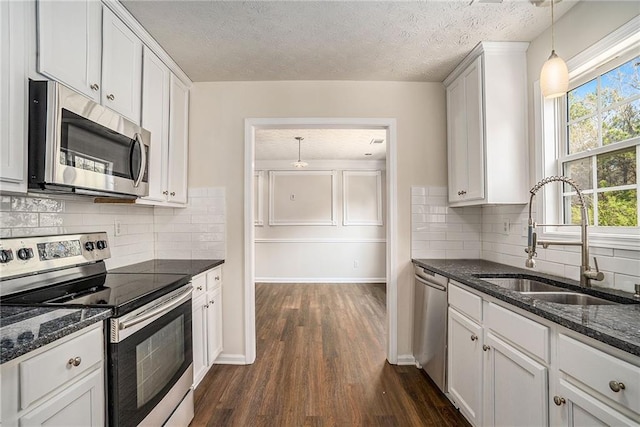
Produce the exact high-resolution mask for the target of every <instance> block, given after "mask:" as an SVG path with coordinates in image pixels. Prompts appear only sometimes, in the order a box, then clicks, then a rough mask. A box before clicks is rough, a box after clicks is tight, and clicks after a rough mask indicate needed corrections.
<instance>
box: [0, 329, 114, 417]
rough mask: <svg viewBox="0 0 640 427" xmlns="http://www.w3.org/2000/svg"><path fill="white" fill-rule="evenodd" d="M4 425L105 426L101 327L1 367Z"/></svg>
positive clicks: (62, 340) (77, 333)
mask: <svg viewBox="0 0 640 427" xmlns="http://www.w3.org/2000/svg"><path fill="white" fill-rule="evenodd" d="M0 372H1V373H2V375H1V376H2V401H1V404H2V420H1V423H2V425H3V426H5V427H6V426H14V425H21V426H45V425H46V426H101V425H104V424H105V421H106V419H105V409H106V406H105V380H104V375H105V373H104V338H103V333H102V322H100V323H97V324H94V325H92V326H90V327H87V328H85V329H84V330H82V331H79V332H76V333H74V334H72V335H69V336H68V337H65V338H61V339H60V340H57V341H55V342H53V343H51V344H48V345H46V346H44V347H42V348H39V349H37V350H34V351H33V352H30V353H28V354H26V355H24V356H20V357H18V358H17V359H14V360H11V361H9V362H7V363H4V364H3V365H2V367H1V369H0Z"/></svg>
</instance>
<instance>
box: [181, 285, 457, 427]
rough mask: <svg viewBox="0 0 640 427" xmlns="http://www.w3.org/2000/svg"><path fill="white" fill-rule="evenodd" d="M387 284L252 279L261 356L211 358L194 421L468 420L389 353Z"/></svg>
mask: <svg viewBox="0 0 640 427" xmlns="http://www.w3.org/2000/svg"><path fill="white" fill-rule="evenodd" d="M384 324H385V287H384V285H379V284H366V285H363V284H336V285H333V284H332V285H319V284H318V285H315V284H314V285H309V284H304V285H293V284H257V285H256V328H257V340H258V341H257V358H256V362H255V363H254V364H253V365H248V366H233V365H215V366H213V368H211V370H210V371H209V373H208V374H207V376H206V377H205V378H204V379H203V380H202V382H201V383H200V385H199V386H198V388H197V389H196V392H195V400H196V403H195V417H194V419H193V421H192V423H191V425H192V426H203V425H209V426H269V427H271V426H467V425H469V424H467V422H466V421H465V420H464V419H463V417H462V415H460V413H459V412H458V411H457V410H456V409H455V408H454V407H453V406H452V405H451V403H450V402H449V401H448V400H447V399H446V397H444V395H443V394H442V393H440V391H439V390H438V389H437V388H436V386H435V385H434V384H433V383H432V382H431V381H430V379H429V378H428V377H427V376H426V375H425V374H424V373H423V372H422V371H421V370H419V369H417V368H415V367H414V366H393V365H390V364H389V363H387V362H386V359H385V349H384V346H385V338H384V337H385V326H384Z"/></svg>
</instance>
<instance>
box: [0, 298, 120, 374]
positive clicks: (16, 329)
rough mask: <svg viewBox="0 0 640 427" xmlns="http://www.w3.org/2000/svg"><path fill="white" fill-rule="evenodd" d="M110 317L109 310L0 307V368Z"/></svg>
mask: <svg viewBox="0 0 640 427" xmlns="http://www.w3.org/2000/svg"><path fill="white" fill-rule="evenodd" d="M110 316H111V310H110V309H108V308H52V307H24V306H20V307H18V306H0V364H1V363H5V362H8V361H10V360H12V359H15V358H16V357H18V356H22V355H23V354H26V353H28V352H30V351H32V350H35V349H37V348H40V347H42V346H44V345H47V344H49V343H51V342H53V341H55V340H57V339H60V338H62V337H64V336H66V335H69V334H71V333H73V332H76V331H79V330H80V329H83V328H85V327H87V326H89V325H91V324H94V323H96V322H101V321H103V320H104V319H107V318H108V317H110Z"/></svg>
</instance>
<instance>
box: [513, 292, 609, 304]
mask: <svg viewBox="0 0 640 427" xmlns="http://www.w3.org/2000/svg"><path fill="white" fill-rule="evenodd" d="M522 295H528V296H530V297H531V298H534V299H537V300H541V301H547V302H555V303H557V304H567V305H616V304H619V303H617V302H613V301H609V300H606V299H602V298H598V297H594V296H592V295H586V294H581V293H578V292H522Z"/></svg>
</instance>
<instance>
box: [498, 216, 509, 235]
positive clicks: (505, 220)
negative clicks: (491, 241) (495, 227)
mask: <svg viewBox="0 0 640 427" xmlns="http://www.w3.org/2000/svg"><path fill="white" fill-rule="evenodd" d="M509 231H511V220H510V219H509V218H502V228H501V229H500V232H501V233H502V234H504V235H508V234H509Z"/></svg>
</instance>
